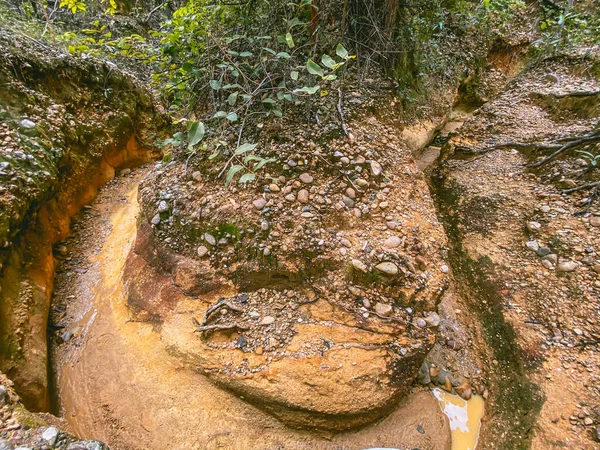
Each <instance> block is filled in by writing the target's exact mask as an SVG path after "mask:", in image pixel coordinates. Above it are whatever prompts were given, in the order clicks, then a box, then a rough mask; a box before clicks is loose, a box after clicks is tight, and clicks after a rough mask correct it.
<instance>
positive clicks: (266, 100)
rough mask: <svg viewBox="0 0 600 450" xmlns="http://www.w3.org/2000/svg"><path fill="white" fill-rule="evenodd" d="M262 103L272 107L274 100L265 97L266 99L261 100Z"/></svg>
mask: <svg viewBox="0 0 600 450" xmlns="http://www.w3.org/2000/svg"><path fill="white" fill-rule="evenodd" d="M262 102H263V103H266V104H267V105H274V104H275V103H276V102H275V100H274V99H272V98H271V97H267V98H265V99H263V101H262Z"/></svg>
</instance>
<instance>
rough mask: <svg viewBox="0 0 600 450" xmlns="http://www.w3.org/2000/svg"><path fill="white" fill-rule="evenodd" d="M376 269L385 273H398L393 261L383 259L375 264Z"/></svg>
mask: <svg viewBox="0 0 600 450" xmlns="http://www.w3.org/2000/svg"><path fill="white" fill-rule="evenodd" d="M375 268H376V269H377V270H379V271H380V272H383V273H385V274H387V275H397V274H398V266H396V264H394V263H393V262H389V261H384V262H382V263H379V264H377V265H376V266H375Z"/></svg>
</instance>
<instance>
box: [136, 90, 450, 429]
mask: <svg viewBox="0 0 600 450" xmlns="http://www.w3.org/2000/svg"><path fill="white" fill-rule="evenodd" d="M359 97H360V95H358V94H356V96H355V98H359ZM359 102H360V101H359ZM350 127H351V129H352V134H353V136H351V137H349V138H346V137H337V138H336V137H332V133H331V130H330V128H328V125H327V124H325V125H323V124H322V125H321V126H317V125H314V126H312V125H311V126H310V128H309V129H306V128H305V127H304V126H303V127H299V128H296V127H295V126H290V125H288V126H286V127H285V128H284V129H279V130H278V132H277V133H272V134H269V135H268V136H267V137H264V138H262V139H261V142H260V145H259V147H258V150H257V155H259V156H261V157H264V158H269V157H274V158H276V162H273V163H272V164H271V165H270V166H267V169H266V170H264V172H262V171H261V173H260V176H259V180H260V181H258V182H255V183H250V184H249V185H248V186H246V188H242V187H238V186H232V187H230V188H227V187H225V186H224V184H223V181H222V180H221V179H218V176H217V173H218V172H219V170H220V168H221V167H222V165H221V164H213V163H212V162H211V161H209V160H208V158H203V157H198V158H196V159H191V160H190V162H189V166H187V167H186V166H185V165H184V164H183V163H179V162H173V163H170V164H167V165H160V166H159V167H157V168H156V169H155V170H154V171H153V172H152V173H151V174H150V175H149V176H148V177H147V178H146V179H145V180H144V181H143V182H142V184H141V185H140V197H139V198H140V202H141V205H142V218H141V223H140V226H139V229H138V236H137V243H136V245H135V248H134V250H133V252H132V253H131V254H130V256H129V260H128V263H127V268H126V274H125V279H126V282H127V283H128V286H129V305H130V307H131V308H132V311H134V313H135V314H136V316H137V317H138V319H142V320H152V321H154V322H155V323H156V324H157V326H158V328H159V329H160V330H161V336H162V340H163V342H164V343H165V345H166V346H167V347H168V349H169V352H170V353H171V354H172V355H173V356H174V357H175V358H177V359H179V360H180V361H182V362H183V363H184V364H185V365H186V366H188V367H194V368H197V369H198V370H199V371H200V372H201V373H203V374H205V375H206V376H207V377H209V378H210V379H211V380H213V381H214V382H215V383H217V384H218V385H220V386H221V387H224V388H226V389H228V390H231V391H234V392H235V393H236V394H238V395H240V396H242V397H243V398H244V399H246V400H247V401H249V402H252V403H253V404H255V405H257V406H259V407H261V408H263V409H266V410H267V411H269V412H271V413H272V414H274V415H275V416H276V417H278V418H280V419H281V420H282V421H284V422H286V423H288V424H291V425H293V426H299V427H312V428H319V429H322V430H329V431H334V430H341V429H348V428H352V427H356V426H359V425H362V424H364V423H367V422H370V421H373V420H375V419H377V418H378V417H381V416H382V415H383V414H384V413H386V412H387V411H389V410H390V408H391V407H392V406H393V405H395V404H396V403H397V402H398V400H399V399H400V398H402V396H403V394H404V393H406V392H407V390H408V389H409V387H410V386H411V384H412V382H413V380H414V379H415V377H416V375H417V373H418V371H419V368H420V366H421V364H422V362H423V360H424V358H425V356H426V355H427V353H428V351H429V349H430V348H431V346H432V345H433V341H434V330H433V329H432V327H430V326H429V325H427V323H425V325H421V324H422V323H424V321H423V320H420V321H419V322H418V325H416V323H417V322H416V320H417V319H418V318H421V319H422V318H423V316H427V315H428V314H429V313H430V312H431V311H435V309H436V305H437V302H438V300H439V298H440V296H441V294H442V293H443V291H444V289H445V288H446V286H447V284H448V278H447V277H448V275H446V273H447V272H448V268H447V266H446V265H445V262H444V247H445V245H446V239H445V236H444V233H443V229H442V226H441V225H440V224H439V223H438V221H437V219H436V216H435V211H434V207H433V202H432V200H431V198H430V197H429V195H428V188H427V185H426V183H425V180H424V178H423V176H422V174H421V173H420V172H419V171H418V169H417V168H416V165H415V163H414V161H413V159H412V156H411V154H410V151H409V150H408V149H407V148H406V147H405V146H404V144H403V142H402V140H401V137H400V135H399V132H398V131H397V130H396V129H395V128H394V127H388V126H386V125H385V124H383V123H382V122H381V121H380V120H378V119H376V118H375V117H372V116H368V115H366V116H364V117H361V120H358V119H357V120H356V121H354V122H352V123H351V124H350ZM223 163H224V162H223Z"/></svg>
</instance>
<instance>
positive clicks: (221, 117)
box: [212, 111, 227, 119]
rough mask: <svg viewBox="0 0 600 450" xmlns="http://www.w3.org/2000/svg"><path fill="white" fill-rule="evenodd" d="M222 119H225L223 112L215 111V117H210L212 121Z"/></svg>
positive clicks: (225, 114) (225, 115)
mask: <svg viewBox="0 0 600 450" xmlns="http://www.w3.org/2000/svg"><path fill="white" fill-rule="evenodd" d="M224 117H227V113H226V112H225V111H217V112H216V113H215V115H214V116H212V118H213V119H223V118H224Z"/></svg>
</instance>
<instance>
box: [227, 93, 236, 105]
mask: <svg viewBox="0 0 600 450" xmlns="http://www.w3.org/2000/svg"><path fill="white" fill-rule="evenodd" d="M238 94H239V92H237V91H236V92H234V93H233V94H229V97H227V103H229V104H230V105H231V106H233V105H235V103H236V102H237V98H238Z"/></svg>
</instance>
